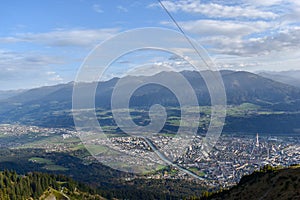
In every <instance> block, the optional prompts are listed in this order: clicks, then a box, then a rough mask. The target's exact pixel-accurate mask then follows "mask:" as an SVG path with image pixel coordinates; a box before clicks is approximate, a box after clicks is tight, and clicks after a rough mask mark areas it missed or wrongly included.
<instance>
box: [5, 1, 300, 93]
mask: <svg viewBox="0 0 300 200" xmlns="http://www.w3.org/2000/svg"><path fill="white" fill-rule="evenodd" d="M163 4H164V5H165V6H166V7H167V9H168V10H169V11H170V13H171V14H172V15H173V16H174V18H175V19H176V20H177V22H178V23H179V25H180V26H181V27H182V29H183V30H184V31H185V32H186V33H187V34H188V35H189V36H191V37H192V38H194V39H195V40H196V41H197V42H198V43H199V44H200V45H202V46H204V47H205V48H206V50H207V51H208V53H209V55H210V56H211V58H212V59H213V60H214V61H215V63H216V64H217V66H218V68H219V69H233V70H249V71H262V70H276V71H285V70H290V69H300V66H299V64H298V63H299V60H300V48H299V45H300V43H299V41H300V33H299V32H300V20H299V19H300V2H299V1H293V0H240V1H237V0H233V1H221V0H213V1H208V0H202V1H198V0H184V1H183V0H179V1H175V0H173V1H163ZM149 26H150V27H164V28H171V29H174V30H177V27H176V26H175V25H174V23H173V22H172V21H171V19H170V18H169V17H168V15H167V14H166V12H165V11H164V10H163V9H162V8H161V7H160V6H159V4H158V2H157V1H155V0H153V1H150V0H145V1H134V0H122V1H121V0H114V1H109V0H98V1H96V0H51V1H50V0H49V1H47V0H45V1H38V0H26V1H21V0H11V1H6V2H2V3H1V7H0V27H1V29H0V90H7V89H19V88H32V87H39V86H44V85H53V84H58V83H65V82H69V81H73V80H74V79H75V76H76V73H77V71H78V69H79V67H80V65H81V63H82V62H83V60H84V58H85V57H86V56H87V55H88V53H89V52H90V51H91V50H92V49H93V48H94V47H95V46H96V45H97V44H98V43H100V42H102V41H104V40H105V39H108V38H109V37H112V36H114V35H115V34H117V33H120V32H122V31H126V30H130V29H133V28H142V27H149ZM149 37H151V35H149ZM132 40H133V41H134V38H132ZM142 55H143V56H138V55H137V54H134V55H133V56H131V57H130V56H129V57H127V58H126V59H131V61H132V62H133V61H135V62H137V61H136V60H135V59H138V61H139V62H140V63H142V62H149V60H151V61H152V62H153V63H154V64H155V63H161V62H164V61H163V60H161V56H159V55H158V54H153V52H151V53H149V54H148V56H145V55H144V54H142ZM151 56H152V57H151ZM147 59H148V61H147ZM165 62H169V61H168V60H166V61H165ZM124 63H125V62H123V65H124ZM126 63H129V62H126Z"/></svg>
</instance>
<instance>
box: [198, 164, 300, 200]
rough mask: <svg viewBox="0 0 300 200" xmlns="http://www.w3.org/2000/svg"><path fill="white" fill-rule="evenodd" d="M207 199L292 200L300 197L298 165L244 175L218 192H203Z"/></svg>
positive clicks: (269, 167)
mask: <svg viewBox="0 0 300 200" xmlns="http://www.w3.org/2000/svg"><path fill="white" fill-rule="evenodd" d="M202 199H209V200H234V199H236V200H237V199H244V200H260V199H261V200H262V199H263V200H277V199H278V200H293V199H300V166H299V165H298V166H291V167H289V168H273V167H271V166H265V167H264V168H263V169H261V170H260V171H256V172H254V173H252V174H250V175H247V176H244V177H243V178H242V179H241V180H240V182H239V184H238V185H236V186H235V187H233V188H231V189H229V190H224V191H221V192H219V193H214V194H209V193H205V194H204V197H202Z"/></svg>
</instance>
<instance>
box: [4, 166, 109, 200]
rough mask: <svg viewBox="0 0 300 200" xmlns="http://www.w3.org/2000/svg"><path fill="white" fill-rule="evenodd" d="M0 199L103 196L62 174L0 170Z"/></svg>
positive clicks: (57, 199)
mask: <svg viewBox="0 0 300 200" xmlns="http://www.w3.org/2000/svg"><path fill="white" fill-rule="evenodd" d="M0 199H1V200H6V199H7V200H23V199H24V200H25V199H41V200H69V199H75V200H76V199H78V200H79V199H86V200H96V199H99V200H103V199H105V198H103V197H101V196H100V195H98V194H95V192H94V191H93V190H92V189H91V188H89V187H87V186H85V185H82V184H79V183H77V182H75V181H74V180H72V179H70V178H68V177H66V176H62V175H50V174H45V173H38V172H34V173H28V174H26V175H19V174H17V173H16V172H14V171H8V170H5V171H3V172H0Z"/></svg>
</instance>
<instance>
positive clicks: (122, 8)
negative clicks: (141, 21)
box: [117, 5, 128, 12]
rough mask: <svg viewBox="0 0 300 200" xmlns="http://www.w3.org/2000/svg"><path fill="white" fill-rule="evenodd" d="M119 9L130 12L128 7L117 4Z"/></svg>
mask: <svg viewBox="0 0 300 200" xmlns="http://www.w3.org/2000/svg"><path fill="white" fill-rule="evenodd" d="M117 9H118V10H119V11H121V12H128V9H127V8H125V7H124V6H121V5H119V6H117Z"/></svg>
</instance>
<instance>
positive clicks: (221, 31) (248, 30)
mask: <svg viewBox="0 0 300 200" xmlns="http://www.w3.org/2000/svg"><path fill="white" fill-rule="evenodd" d="M163 24H169V25H172V23H170V22H167V23H166V22H163ZM179 24H180V25H181V26H182V28H183V29H184V30H186V31H187V32H189V33H194V34H197V36H199V37H211V36H229V37H235V38H239V37H242V36H245V35H249V34H252V33H258V32H261V31H264V30H266V29H268V28H271V27H273V26H274V24H272V23H267V22H264V21H253V22H251V21H249V22H248V21H247V22H244V21H230V20H226V21H221V20H191V21H185V22H179Z"/></svg>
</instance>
